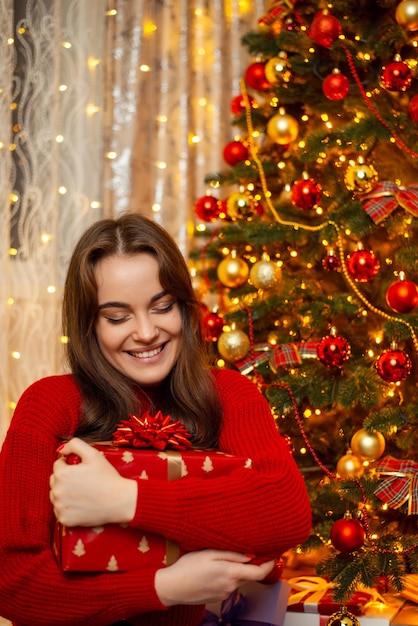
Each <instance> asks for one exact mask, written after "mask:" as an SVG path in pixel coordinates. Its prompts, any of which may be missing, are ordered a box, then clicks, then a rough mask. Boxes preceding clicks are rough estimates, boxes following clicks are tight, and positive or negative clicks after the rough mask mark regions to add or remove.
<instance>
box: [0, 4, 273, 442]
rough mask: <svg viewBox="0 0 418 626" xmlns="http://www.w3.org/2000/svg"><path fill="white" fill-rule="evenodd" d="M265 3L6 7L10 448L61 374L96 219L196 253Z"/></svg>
mask: <svg viewBox="0 0 418 626" xmlns="http://www.w3.org/2000/svg"><path fill="white" fill-rule="evenodd" d="M265 8H266V2H265V1H264V0H252V1H251V0H247V1H246V0H225V1H223V2H221V1H219V0H205V1H204V0H201V1H199V0H188V1H186V0H89V2H86V1H85V0H0V47H1V53H0V167H1V172H2V175H1V177H0V199H1V207H2V208H1V210H0V229H1V239H0V271H1V278H0V295H1V300H0V328H1V329H2V332H1V334H0V359H1V362H2V363H3V371H2V376H1V377H0V411H1V413H0V443H1V441H2V439H3V436H4V433H5V432H6V429H7V427H8V424H9V420H10V417H11V415H12V411H13V406H14V404H15V402H16V401H17V400H18V398H19V396H20V394H21V393H22V391H23V390H24V389H25V388H26V387H27V386H28V385H29V384H30V383H31V382H33V381H34V380H36V379H38V378H40V377H42V376H46V375H49V374H54V373H59V372H61V371H63V364H62V343H61V336H60V335H61V329H60V307H61V297H62V286H63V280H64V277H65V271H66V267H67V263H68V258H69V255H70V253H71V249H72V247H73V245H74V242H75V241H76V239H77V238H78V236H79V235H80V233H81V232H82V231H83V230H84V229H85V227H86V226H87V225H88V224H90V223H91V222H92V221H94V220H95V219H97V218H99V217H101V216H113V215H117V214H118V213H120V212H122V211H124V210H138V211H141V212H143V213H145V214H147V215H149V216H152V217H153V218H154V219H156V220H158V221H159V222H160V223H162V224H164V225H165V226H166V227H167V228H168V230H169V231H170V232H171V233H172V234H173V236H174V237H175V238H176V239H177V241H178V243H179V245H180V246H181V248H182V250H183V251H184V253H185V254H186V253H187V244H188V235H187V233H188V224H189V223H190V221H192V220H193V218H194V212H193V204H194V201H195V199H196V198H197V197H199V196H200V195H203V194H204V193H205V192H206V186H205V184H204V177H205V175H206V174H207V173H208V172H213V171H216V170H217V169H219V168H221V167H223V165H224V164H223V160H222V150H223V147H224V145H225V144H226V143H227V142H228V141H230V140H231V139H232V138H233V134H234V129H233V127H232V126H231V113H230V102H231V99H232V98H233V96H235V95H237V94H238V93H239V80H240V77H241V76H242V73H243V71H244V69H245V67H246V66H247V65H248V63H249V62H250V60H251V59H250V58H249V57H248V56H247V54H246V52H245V51H244V49H243V48H242V46H241V37H242V35H243V34H244V33H245V32H247V31H248V30H249V29H250V28H253V27H256V24H257V19H258V18H259V17H260V16H261V14H262V13H263V11H264V10H265Z"/></svg>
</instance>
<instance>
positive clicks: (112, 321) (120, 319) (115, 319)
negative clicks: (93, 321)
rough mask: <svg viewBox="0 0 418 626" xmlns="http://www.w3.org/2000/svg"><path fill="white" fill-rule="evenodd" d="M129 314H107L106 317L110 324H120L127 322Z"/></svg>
mask: <svg viewBox="0 0 418 626" xmlns="http://www.w3.org/2000/svg"><path fill="white" fill-rule="evenodd" d="M128 317H129V316H128V315H124V316H123V317H110V316H109V315H105V316H104V318H105V320H106V321H107V322H109V324H120V323H122V322H125V321H126V320H127V319H128Z"/></svg>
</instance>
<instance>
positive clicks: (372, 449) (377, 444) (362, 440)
mask: <svg viewBox="0 0 418 626" xmlns="http://www.w3.org/2000/svg"><path fill="white" fill-rule="evenodd" d="M385 446H386V442H385V438H384V436H383V435H382V433H379V432H378V431H377V430H373V431H371V432H369V431H368V430H366V429H365V428H361V429H360V430H358V431H357V432H356V433H354V435H353V437H352V439H351V442H350V448H351V450H352V452H353V453H354V454H355V455H356V456H358V457H360V459H362V460H363V461H376V459H380V457H381V456H382V454H383V453H384V451H385Z"/></svg>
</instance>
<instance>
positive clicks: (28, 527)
mask: <svg viewBox="0 0 418 626" xmlns="http://www.w3.org/2000/svg"><path fill="white" fill-rule="evenodd" d="M79 408H80V397H79V392H78V390H77V388H76V386H75V384H74V382H73V380H72V379H71V377H69V376H56V377H50V378H48V379H43V380H42V381H38V382H37V383H34V385H32V386H31V387H30V388H29V389H28V390H27V391H26V392H25V393H24V394H23V396H22V398H21V400H20V401H19V403H18V406H17V408H16V410H15V414H14V416H13V419H12V423H11V425H10V427H9V430H8V433H7V436H6V439H5V442H4V444H3V448H2V451H1V455H0V563H1V567H0V615H2V616H4V617H6V618H8V619H10V620H12V621H13V622H14V623H16V624H22V625H23V624H30V625H31V626H46V625H49V626H50V625H52V624H53V625H54V626H74V625H75V624H77V625H78V626H84V625H87V624H88V625H89V626H104V625H106V624H110V623H112V622H116V621H118V620H122V619H124V618H129V617H130V616H132V615H135V614H137V613H140V612H145V611H154V610H155V611H159V612H161V611H163V610H165V607H163V606H162V605H161V603H160V601H159V599H158V596H157V594H156V592H155V588H154V577H155V571H156V570H141V571H139V570H137V571H133V572H126V573H118V574H111V573H109V574H108V573H104V574H98V575H91V574H90V575H83V574H77V575H74V574H73V575H65V574H64V573H63V572H62V571H61V569H60V568H59V567H58V565H57V563H56V561H55V558H54V554H53V552H52V549H51V529H52V524H53V511H52V506H51V504H50V501H49V477H50V474H51V471H52V464H53V462H54V460H55V454H56V448H57V445H58V443H59V440H60V439H61V438H62V437H65V436H68V435H71V434H72V432H74V429H75V426H76V423H77V420H78V412H79ZM160 614H161V613H160ZM156 623H157V622H156ZM164 623H165V622H164Z"/></svg>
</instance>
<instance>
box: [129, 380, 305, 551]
mask: <svg viewBox="0 0 418 626" xmlns="http://www.w3.org/2000/svg"><path fill="white" fill-rule="evenodd" d="M216 378H217V384H218V388H219V393H220V395H221V400H222V405H223V425H222V432H221V436H220V440H219V448H220V450H222V451H223V452H227V453H229V454H234V455H237V456H243V457H250V458H251V459H252V467H253V470H248V469H244V468H243V469H236V470H234V471H233V472H232V473H231V474H229V475H227V476H224V477H218V478H213V479H209V480H208V479H199V478H194V477H192V476H186V477H185V478H182V479H180V480H176V481H172V482H162V481H152V480H150V481H141V480H138V503H137V510H136V515H135V517H134V520H133V521H132V525H134V526H138V527H142V528H144V529H145V530H151V529H152V530H154V531H156V532H159V533H161V534H163V535H165V536H167V537H169V538H170V539H173V540H174V541H177V542H178V543H179V544H180V546H181V547H182V548H183V549H184V550H187V551H191V550H198V549H203V548H216V549H227V550H237V551H240V552H244V553H253V554H256V555H258V556H260V557H262V556H265V557H273V558H276V557H278V556H279V555H280V554H282V553H283V552H285V551H286V550H287V549H289V548H290V547H292V546H295V545H297V544H298V543H301V542H303V541H304V540H305V539H306V538H307V537H308V535H309V532H310V527H311V513H310V506H309V500H308V495H307V490H306V487H305V483H304V481H303V478H302V476H301V474H300V472H299V469H298V468H297V466H296V464H295V461H294V459H293V456H292V454H291V453H290V451H289V448H288V446H287V444H286V443H285V442H284V440H283V438H282V437H281V436H280V434H279V432H278V430H277V427H276V424H275V421H274V419H273V417H272V414H271V411H270V407H269V405H268V402H267V401H266V399H265V398H264V396H263V395H262V394H261V392H260V391H259V390H258V389H257V387H256V386H255V385H254V384H253V383H252V382H251V381H250V380H249V379H247V378H246V377H244V376H243V375H241V374H240V373H238V372H235V371H232V370H221V371H220V372H219V373H218V374H217V375H216Z"/></svg>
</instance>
